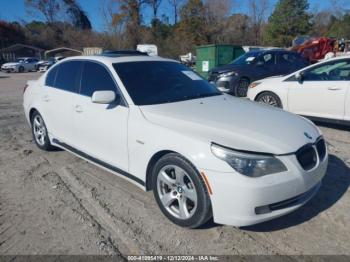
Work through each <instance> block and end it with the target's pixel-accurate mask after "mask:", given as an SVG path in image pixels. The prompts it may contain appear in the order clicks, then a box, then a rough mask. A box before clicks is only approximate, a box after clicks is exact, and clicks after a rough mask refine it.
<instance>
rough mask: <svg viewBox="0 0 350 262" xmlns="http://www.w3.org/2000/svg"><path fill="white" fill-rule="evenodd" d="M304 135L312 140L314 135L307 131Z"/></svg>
mask: <svg viewBox="0 0 350 262" xmlns="http://www.w3.org/2000/svg"><path fill="white" fill-rule="evenodd" d="M304 136H305V137H306V138H308V139H310V140H311V139H312V136H311V135H310V134H309V133H307V132H304Z"/></svg>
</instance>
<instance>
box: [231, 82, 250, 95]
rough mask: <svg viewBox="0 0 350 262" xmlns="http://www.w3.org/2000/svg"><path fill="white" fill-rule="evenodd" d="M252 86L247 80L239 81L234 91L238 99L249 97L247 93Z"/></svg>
mask: <svg viewBox="0 0 350 262" xmlns="http://www.w3.org/2000/svg"><path fill="white" fill-rule="evenodd" d="M249 85H250V81H249V79H247V78H241V79H240V80H239V81H238V84H237V85H236V87H235V89H234V92H233V93H234V95H235V96H238V97H245V96H247V91H248V87H249Z"/></svg>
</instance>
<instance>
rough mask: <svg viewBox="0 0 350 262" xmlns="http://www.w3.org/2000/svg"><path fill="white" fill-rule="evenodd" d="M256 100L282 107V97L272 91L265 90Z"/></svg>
mask: <svg viewBox="0 0 350 262" xmlns="http://www.w3.org/2000/svg"><path fill="white" fill-rule="evenodd" d="M256 101H257V102H259V103H262V104H267V105H270V106H273V107H278V108H282V102H281V99H280V98H279V97H278V96H277V95H276V94H274V93H272V92H264V93H261V94H260V95H258V97H257V98H256Z"/></svg>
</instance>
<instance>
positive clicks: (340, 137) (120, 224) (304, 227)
mask: <svg viewBox="0 0 350 262" xmlns="http://www.w3.org/2000/svg"><path fill="white" fill-rule="evenodd" d="M38 76H39V74H38V73H23V74H18V73H17V74H3V73H0V254H10V255H14V254H17V255H18V254H113V255H116V256H120V257H121V258H122V257H125V256H126V255H130V254H212V255H237V254H238V255H247V254H265V255H269V254H281V255H285V254H289V255H292V254H293V255H295V254H296V255H300V254H303V255H309V254H323V255H325V254H334V255H339V254H344V255H350V241H349V240H350V212H349V210H350V192H349V189H348V188H349V183H350V133H349V130H346V129H341V128H339V127H338V128H336V127H331V126H328V127H324V126H323V127H321V129H322V131H323V132H324V135H325V137H326V139H327V141H328V143H329V150H330V154H331V155H330V163H329V168H328V172H327V175H326V177H325V179H324V183H323V185H322V188H321V190H320V191H319V193H318V194H317V195H316V196H315V198H313V199H312V200H311V201H310V202H309V203H308V204H306V205H305V206H304V207H302V208H301V209H299V210H298V211H296V212H294V213H292V214H290V215H287V216H285V217H282V218H279V219H276V220H273V221H270V222H267V223H263V224H260V225H256V226H252V227H247V228H240V229H239V228H235V227H231V226H222V225H216V224H214V223H212V222H209V223H208V224H207V225H205V226H204V227H203V228H201V229H196V230H188V229H182V228H180V227H177V226H175V225H173V224H172V223H170V222H169V221H168V220H167V219H166V218H165V217H164V216H163V215H162V214H161V212H160V210H159V209H158V207H157V206H156V203H155V201H154V199H153V195H152V193H151V192H147V193H146V192H143V191H142V190H140V189H139V188H137V187H136V186H134V185H132V184H130V183H128V182H126V181H124V180H123V179H121V178H118V177H116V176H114V175H113V174H110V173H108V172H105V171H104V170H101V169H99V168H97V167H95V166H93V165H91V164H89V163H87V162H86V161H84V160H81V159H79V158H77V157H75V156H73V155H72V154H70V153H68V152H64V151H56V152H50V153H47V152H43V151H41V150H39V149H38V148H37V147H36V146H35V145H34V142H33V139H32V137H31V132H30V129H29V126H28V125H27V123H26V121H25V117H24V115H23V110H22V92H23V87H24V85H25V82H26V81H27V80H29V79H36V78H38Z"/></svg>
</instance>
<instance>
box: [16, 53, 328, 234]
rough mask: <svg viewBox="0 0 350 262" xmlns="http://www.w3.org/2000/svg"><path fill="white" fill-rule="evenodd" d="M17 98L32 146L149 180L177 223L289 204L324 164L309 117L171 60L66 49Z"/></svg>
mask: <svg viewBox="0 0 350 262" xmlns="http://www.w3.org/2000/svg"><path fill="white" fill-rule="evenodd" d="M23 96H24V99H23V106H24V111H25V116H26V118H27V120H28V122H29V123H30V125H31V128H32V133H33V137H34V141H35V143H36V144H37V146H38V147H39V148H41V149H43V150H49V149H51V148H52V146H57V147H60V148H63V149H66V150H68V151H70V152H72V153H74V154H76V155H78V156H80V157H81V158H83V159H86V160H88V161H90V162H92V163H94V164H96V165H98V166H100V167H103V168H105V169H107V170H109V171H111V172H112V173H114V174H116V175H119V176H121V177H124V178H125V179H127V180H128V181H130V182H133V183H134V184H135V185H138V186H139V187H141V188H142V189H144V190H153V193H154V197H155V200H156V202H157V204H158V205H159V207H160V209H161V211H162V212H163V213H164V215H165V216H166V217H167V218H169V219H170V220H171V221H172V222H174V223H175V224H177V225H180V226H183V227H190V228H195V227H199V226H200V225H202V224H204V223H205V222H206V221H208V220H209V219H210V218H211V217H212V216H213V218H214V221H215V222H217V223H221V224H229V225H235V226H247V225H252V224H256V223H259V222H263V221H267V220H270V219H273V218H276V217H279V216H282V215H284V214H287V213H290V212H292V211H294V210H296V209H298V208H299V207H301V206H302V205H303V204H305V203H306V202H307V201H308V200H310V199H311V198H312V197H313V196H314V195H315V194H316V193H317V191H318V190H319V188H320V186H321V181H322V178H323V177H324V175H325V172H326V169H327V163H328V154H327V149H326V146H325V140H324V138H323V136H322V134H321V132H320V130H319V129H318V128H317V127H316V126H315V125H313V124H312V123H310V122H309V121H308V120H305V119H304V118H302V117H299V116H296V115H294V114H291V113H288V112H285V111H283V110H280V109H276V108H272V107H267V106H262V105H259V104H257V103H252V102H250V101H246V100H245V99H244V100H243V99H238V98H235V97H232V96H230V95H227V94H222V93H221V92H219V90H218V89H217V88H216V87H215V86H213V85H211V84H209V83H208V82H207V81H206V80H205V79H203V78H201V77H200V76H199V75H197V74H196V73H195V72H193V71H191V70H190V69H188V68H187V67H186V66H185V65H182V64H181V63H179V62H177V61H174V60H170V59H164V58H160V57H151V56H145V55H139V54H134V55H127V54H117V55H116V56H114V57H113V56H112V55H111V54H109V56H104V55H101V56H86V57H73V58H67V59H65V60H63V61H61V62H59V63H57V64H55V65H54V66H52V67H51V68H50V69H49V70H48V72H47V73H45V74H44V75H43V76H42V77H41V78H39V79H38V80H36V81H29V82H28V85H27V87H26V89H25V91H24V94H23ZM96 175H98V173H96Z"/></svg>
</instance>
